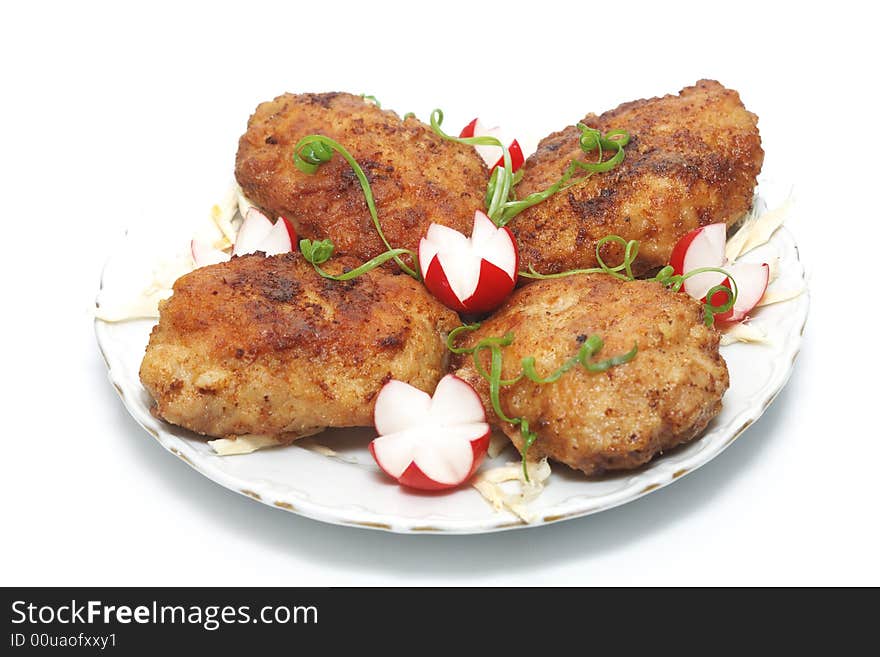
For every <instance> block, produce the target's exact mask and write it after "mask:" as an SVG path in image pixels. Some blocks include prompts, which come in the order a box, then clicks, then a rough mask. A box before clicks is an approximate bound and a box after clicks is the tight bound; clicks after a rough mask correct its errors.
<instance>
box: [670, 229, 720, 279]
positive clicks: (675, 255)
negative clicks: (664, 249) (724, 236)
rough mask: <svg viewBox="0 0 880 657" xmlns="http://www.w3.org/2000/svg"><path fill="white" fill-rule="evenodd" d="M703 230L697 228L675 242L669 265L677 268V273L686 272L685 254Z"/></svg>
mask: <svg viewBox="0 0 880 657" xmlns="http://www.w3.org/2000/svg"><path fill="white" fill-rule="evenodd" d="M702 231H703V228H702V227H701V228H697V229H696V230H692V231H691V232H689V233H688V234H687V235H685V236H684V237H682V238H681V239H680V240H678V242H676V243H675V246H674V247H673V249H672V255H670V256H669V265H670V266H671V267H672V268H673V269H674V270H675V273H676V274H679V275H681V274H684V254H685V253H687V250H688V248H689V247H690V245H691V242H693V241H694V238H695V237H696V236H697V235H699V234H700V233H701V232H702ZM722 260H723V254H722ZM719 262H720V261H719Z"/></svg>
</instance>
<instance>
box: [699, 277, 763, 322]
mask: <svg viewBox="0 0 880 657" xmlns="http://www.w3.org/2000/svg"><path fill="white" fill-rule="evenodd" d="M724 269H725V270H726V271H727V272H728V273H729V274H730V275H731V276H732V277H733V280H734V281H736V289H737V295H736V301H734V303H733V307H732V308H731V309H730V310H728V311H727V312H725V313H719V314H717V315H715V321H716V322H719V323H721V324H736V323H737V322H741V321H742V320H744V319H745V318H746V317H747V316H748V314H749V313H750V312H751V311H752V309H753V308H754V307H755V306H757V305H758V303H759V302H760V301H761V297H763V296H764V292H766V291H767V286H768V285H769V284H770V265H768V264H766V263H762V264H758V263H754V262H735V263H733V264H732V265H727V266H726V267H725V268H724ZM723 285H724V286H725V287H732V286H731V285H730V280H729V279H726V278H725V279H724V283H723ZM718 296H719V297H721V296H722V293H719V294H718ZM725 301H727V299H724V298H719V299H718V300H717V304H718V305H721V304H723V303H724V302H725ZM712 303H716V300H715V299H714V298H713V300H712Z"/></svg>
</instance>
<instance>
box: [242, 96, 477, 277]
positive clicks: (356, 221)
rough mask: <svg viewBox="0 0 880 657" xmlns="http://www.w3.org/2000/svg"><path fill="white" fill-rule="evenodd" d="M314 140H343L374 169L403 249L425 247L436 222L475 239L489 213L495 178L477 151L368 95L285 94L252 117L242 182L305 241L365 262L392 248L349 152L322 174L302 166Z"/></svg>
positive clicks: (383, 213)
mask: <svg viewBox="0 0 880 657" xmlns="http://www.w3.org/2000/svg"><path fill="white" fill-rule="evenodd" d="M311 134H320V135H325V136H328V137H331V138H333V139H335V140H336V141H338V142H339V143H341V144H342V145H343V146H345V148H346V149H348V151H349V152H350V153H351V154H352V156H354V158H355V159H356V160H357V161H358V163H359V164H360V166H361V167H362V168H363V169H364V172H365V173H366V175H367V178H368V180H369V181H370V185H371V186H372V189H373V195H374V197H375V201H376V207H377V210H378V214H379V220H380V221H381V224H382V230H383V231H384V232H385V236H386V237H387V238H388V241H389V242H390V243H391V245H392V246H394V247H405V248H409V249H413V250H415V249H416V248H417V247H418V243H419V239H420V238H421V237H423V236H424V234H425V233H426V232H427V230H428V226H429V225H430V224H431V223H432V222H436V223H439V224H443V225H444V226H449V227H451V228H454V229H456V230H459V231H462V232H464V233H465V234H469V232H470V228H471V225H472V224H473V218H474V212H475V211H476V210H481V209H483V195H484V194H485V189H486V184H487V182H488V179H489V174H488V171H487V169H486V165H485V164H484V163H483V161H482V159H480V156H479V155H478V154H477V152H476V151H475V150H474V149H473V148H472V147H470V146H465V145H462V144H456V143H453V142H448V141H444V140H443V139H441V138H440V137H438V136H437V135H435V134H434V133H433V131H432V130H431V129H430V127H429V126H427V125H425V124H424V123H422V122H421V121H419V120H417V119H415V118H408V119H406V120H403V119H401V118H400V117H398V116H397V114H395V113H394V112H391V111H387V110H382V109H379V108H378V107H376V106H375V105H373V104H372V103H369V102H367V101H365V100H364V99H363V98H361V97H359V96H353V95H351V94H346V93H323V94H298V95H294V94H284V95H283V96H279V97H278V98H276V99H275V100H273V101H270V102H266V103H263V104H261V105H260V106H259V107H257V110H256V112H254V115H253V116H251V118H250V120H249V121H248V128H247V132H246V133H245V134H244V135H243V136H242V137H241V140H240V141H239V145H238V155H237V157H236V163H235V176H236V178H237V179H238V183H239V185H241V188H242V190H243V191H244V193H245V195H246V196H247V197H248V198H249V199H250V200H252V201H253V202H254V203H256V204H257V205H259V206H261V207H262V208H263V209H264V210H266V211H267V212H268V213H269V215H270V216H272V217H273V218H274V216H278V215H281V216H284V217H287V218H288V219H289V220H291V221H292V222H293V223H294V225H295V227H296V229H297V231H298V233H299V235H300V236H301V237H307V238H310V239H324V238H330V239H331V240H333V243H334V244H335V245H336V252H337V253H339V254H348V255H353V256H355V257H356V258H359V259H360V260H361V261H364V260H368V259H369V258H372V257H374V256H376V255H379V254H380V253H382V252H383V251H385V250H386V249H385V246H384V245H383V244H382V242H381V240H380V239H379V236H378V235H377V233H376V230H375V228H374V226H373V223H372V220H371V218H370V215H369V212H368V210H367V204H366V202H365V201H364V195H363V192H362V190H361V186H360V184H359V183H358V180H357V178H356V177H355V174H354V172H353V171H352V170H351V168H350V167H349V165H348V164H347V163H346V162H345V160H343V159H342V157H341V156H339V155H334V156H333V159H332V160H331V161H330V162H327V163H325V164H322V165H321V167H320V168H319V169H318V171H317V173H315V174H313V175H308V174H305V173H303V172H301V171H300V170H299V169H297V168H296V167H295V166H294V163H293V147H294V145H295V144H296V143H297V142H298V141H299V140H300V139H301V138H302V137H305V136H307V135H311Z"/></svg>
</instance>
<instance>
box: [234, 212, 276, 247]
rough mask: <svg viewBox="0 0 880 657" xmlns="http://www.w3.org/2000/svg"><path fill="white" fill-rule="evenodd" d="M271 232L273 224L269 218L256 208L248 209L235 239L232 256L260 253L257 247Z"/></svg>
mask: <svg viewBox="0 0 880 657" xmlns="http://www.w3.org/2000/svg"><path fill="white" fill-rule="evenodd" d="M271 230H272V222H271V221H270V220H269V217H267V216H266V215H264V214H263V213H262V212H260V211H259V210H257V209H256V208H254V207H251V208H248V211H247V214H246V215H245V217H244V221H243V222H242V223H241V228H240V229H239V231H238V235H236V237H235V246H234V247H233V248H232V255H237V256H240V255H245V254H246V253H254V252H255V251H258V250H259V249H258V248H257V247H259V245H260V243H261V242H262V241H263V240H264V239H265V238H266V237H267V236H268V235H269V232H270V231H271Z"/></svg>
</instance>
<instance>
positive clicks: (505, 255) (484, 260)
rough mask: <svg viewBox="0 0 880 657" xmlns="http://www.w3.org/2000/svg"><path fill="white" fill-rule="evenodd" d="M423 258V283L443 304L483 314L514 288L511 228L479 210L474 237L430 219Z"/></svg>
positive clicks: (516, 263) (516, 259) (515, 254)
mask: <svg viewBox="0 0 880 657" xmlns="http://www.w3.org/2000/svg"><path fill="white" fill-rule="evenodd" d="M419 263H420V267H421V269H422V278H423V279H424V281H425V287H427V288H428V290H429V291H430V292H431V294H433V295H434V296H435V297H437V298H438V299H439V300H440V301H441V302H442V303H443V304H444V305H445V306H447V307H449V308H451V309H452V310H455V311H456V312H460V313H466V314H481V313H487V312H490V311H492V310H495V309H496V308H497V307H498V306H500V305H501V304H502V303H503V302H504V300H505V299H506V298H507V297H508V296H510V293H511V292H513V288H514V286H515V285H516V276H517V269H518V267H519V252H518V250H517V247H516V240H514V238H513V233H511V232H510V230H509V229H508V228H506V227H501V228H499V227H497V226H496V225H495V224H494V223H492V220H491V219H489V217H487V216H486V215H485V214H484V213H483V212H480V211H479V210H478V211H477V212H476V213H474V227H473V230H472V231H471V236H470V237H465V236H464V235H463V234H461V233H459V232H458V231H457V230H454V229H452V228H448V227H446V226H441V225H440V224H431V226H430V227H429V228H428V232H427V234H426V235H425V237H423V238H422V239H421V241H420V242H419Z"/></svg>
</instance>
